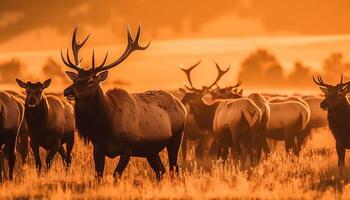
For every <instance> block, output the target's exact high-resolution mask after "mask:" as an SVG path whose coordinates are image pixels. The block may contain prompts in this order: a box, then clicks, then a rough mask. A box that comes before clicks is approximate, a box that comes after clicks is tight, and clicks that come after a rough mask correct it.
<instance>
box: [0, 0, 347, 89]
mask: <svg viewBox="0 0 350 200" xmlns="http://www.w3.org/2000/svg"><path fill="white" fill-rule="evenodd" d="M349 9H350V1H347V0H337V1H331V0H307V1H302V0H293V1H292V0H285V1H279V0H264V1H258V0H236V1H234V0H218V1H211V0H202V1H194V0H193V1H189V0H177V1H174V0H173V1H170V0H134V1H130V0H128V1H127V0H125V1H121V0H114V1H112V0H90V1H89V0H88V1H81V0H70V1H63V0H61V1H47V0H26V1H23V0H22V1H19V0H0V72H1V73H0V79H1V82H2V86H3V87H6V88H9V87H12V86H11V84H14V78H15V77H20V78H22V79H24V80H29V79H31V80H44V79H45V78H48V77H53V78H54V82H53V86H54V87H53V88H54V89H60V88H62V87H64V86H66V85H68V84H69V81H68V79H67V78H65V76H64V74H63V71H64V70H66V69H67V68H66V67H65V66H64V65H63V63H62V61H61V60H60V53H59V52H60V49H64V50H65V49H66V48H68V47H70V42H71V34H72V31H73V29H74V27H76V26H77V27H79V34H78V35H79V37H80V38H83V37H84V36H85V35H87V34H88V33H91V37H90V39H89V41H88V43H87V44H86V48H85V49H84V50H83V51H82V55H83V57H84V65H85V66H89V65H90V63H91V61H90V57H91V52H92V48H94V49H95V52H96V56H97V57H99V58H100V59H99V60H101V59H102V58H103V55H104V53H105V51H107V50H108V51H109V52H110V54H109V55H110V56H109V57H110V61H111V60H112V59H113V58H117V57H118V56H119V55H120V53H121V52H122V51H123V50H124V47H125V45H126V28H127V25H128V24H129V25H130V27H131V28H132V30H133V31H135V30H136V28H137V26H138V24H141V25H142V30H143V34H142V38H141V40H142V43H144V44H146V42H148V41H152V44H151V46H150V47H149V49H148V50H146V51H143V52H135V54H133V55H131V56H130V57H129V58H128V59H127V60H126V61H125V62H124V63H123V64H121V65H120V66H118V67H117V68H118V69H113V70H111V73H110V77H109V79H108V82H107V83H106V84H105V86H106V87H112V86H118V87H119V86H121V87H125V88H128V89H131V90H137V91H140V90H146V89H158V88H167V89H175V88H178V87H180V86H182V84H183V82H184V81H186V79H185V76H184V75H183V74H182V72H181V71H180V70H179V69H178V66H179V65H180V64H183V65H185V66H190V65H191V64H193V63H195V62H197V61H198V60H199V59H202V64H201V67H199V68H198V69H196V71H195V72H194V77H193V79H194V83H195V85H197V86H198V87H199V86H201V85H203V84H209V83H211V82H212V81H213V80H214V79H215V77H216V71H215V67H214V65H213V60H217V61H218V62H219V63H220V64H221V65H222V66H223V67H225V66H227V65H228V64H231V66H232V67H231V71H230V73H229V74H228V75H227V76H225V77H224V79H223V81H222V82H221V84H222V85H227V84H230V83H231V84H233V83H235V82H236V81H237V80H238V79H240V80H242V82H243V84H244V85H243V86H244V87H245V88H251V89H261V88H264V89H281V88H286V89H290V88H297V89H307V90H311V89H315V87H314V85H313V84H312V81H311V75H312V74H315V73H321V72H322V73H323V74H325V76H326V77H325V78H326V80H329V81H330V82H335V81H337V80H338V79H339V77H340V74H341V73H343V74H345V75H347V73H348V71H349V72H350V64H349V63H350V59H349V54H348V52H349V50H350V23H349V22H350V12H349ZM349 75H350V74H349ZM62 84H63V85H62Z"/></svg>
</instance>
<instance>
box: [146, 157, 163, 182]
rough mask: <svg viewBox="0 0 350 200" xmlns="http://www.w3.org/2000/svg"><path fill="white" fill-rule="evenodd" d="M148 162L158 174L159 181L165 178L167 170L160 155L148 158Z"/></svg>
mask: <svg viewBox="0 0 350 200" xmlns="http://www.w3.org/2000/svg"><path fill="white" fill-rule="evenodd" d="M147 161H148V164H149V165H150V166H151V167H152V169H153V171H154V172H155V173H156V178H157V180H158V181H159V180H161V179H162V178H163V174H164V173H165V168H164V165H163V163H162V160H161V159H160V157H159V154H156V155H152V156H149V157H147Z"/></svg>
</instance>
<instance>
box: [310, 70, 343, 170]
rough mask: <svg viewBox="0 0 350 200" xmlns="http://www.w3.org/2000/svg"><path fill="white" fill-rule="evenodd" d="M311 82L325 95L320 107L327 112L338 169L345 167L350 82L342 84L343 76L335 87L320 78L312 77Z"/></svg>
mask: <svg viewBox="0 0 350 200" xmlns="http://www.w3.org/2000/svg"><path fill="white" fill-rule="evenodd" d="M313 81H314V82H315V84H316V85H317V86H319V88H320V89H321V91H322V92H323V93H324V94H325V98H324V99H323V101H322V102H321V103H320V107H321V108H322V109H323V110H325V111H327V119H328V124H329V128H330V130H331V131H332V134H333V137H334V139H335V143H336V150H337V155H338V167H339V168H341V169H342V168H344V167H345V149H349V148H350V135H349V124H350V105H349V101H348V99H347V95H348V93H349V86H350V81H347V82H345V83H343V76H341V78H340V82H339V83H338V84H336V85H330V84H327V83H325V82H324V81H323V80H322V77H321V76H317V77H316V78H315V77H313Z"/></svg>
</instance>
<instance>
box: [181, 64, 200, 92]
mask: <svg viewBox="0 0 350 200" xmlns="http://www.w3.org/2000/svg"><path fill="white" fill-rule="evenodd" d="M200 63H201V60H199V61H198V62H197V63H196V64H194V65H192V66H191V67H189V68H188V69H184V68H183V66H180V69H181V70H182V71H183V72H185V74H186V77H187V80H188V82H189V83H190V86H191V87H188V86H187V85H186V84H185V87H186V89H188V90H191V91H200V89H196V88H195V87H194V86H193V84H192V80H191V71H192V70H193V69H194V68H195V67H197V66H198V65H199V64H200Z"/></svg>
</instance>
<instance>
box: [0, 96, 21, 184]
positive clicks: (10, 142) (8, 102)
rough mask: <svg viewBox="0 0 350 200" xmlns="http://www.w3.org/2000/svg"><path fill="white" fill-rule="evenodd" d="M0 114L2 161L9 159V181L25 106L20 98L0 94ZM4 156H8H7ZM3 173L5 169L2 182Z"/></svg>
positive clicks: (0, 174) (0, 152) (0, 172)
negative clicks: (5, 158)
mask: <svg viewBox="0 0 350 200" xmlns="http://www.w3.org/2000/svg"><path fill="white" fill-rule="evenodd" d="M0 112H1V115H0V116H1V120H0V147H1V149H0V154H1V159H0V160H1V161H3V160H4V157H7V158H8V167H9V171H8V172H9V179H10V180H12V179H13V168H14V165H15V160H16V155H15V146H16V138H17V135H18V132H19V129H20V127H21V124H22V121H23V116H24V106H23V104H22V103H21V101H20V99H19V98H17V97H15V96H13V95H11V94H9V93H7V92H0ZM3 146H4V147H3ZM5 149H6V150H5ZM2 150H4V151H2ZM4 154H7V156H5V155H4ZM2 167H3V164H2V163H1V165H0V168H2ZM2 171H3V169H0V181H2V178H3V176H2V175H3V174H2Z"/></svg>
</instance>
